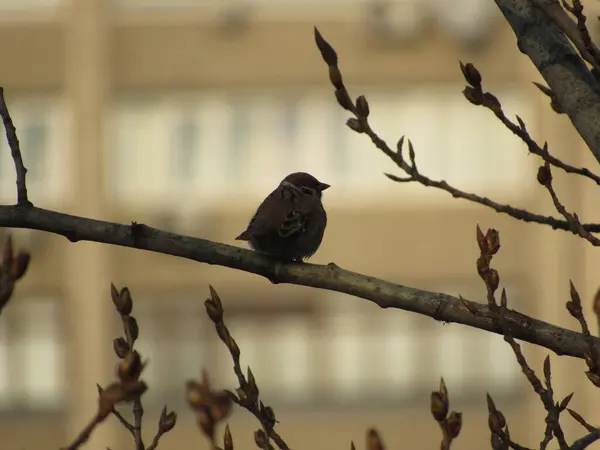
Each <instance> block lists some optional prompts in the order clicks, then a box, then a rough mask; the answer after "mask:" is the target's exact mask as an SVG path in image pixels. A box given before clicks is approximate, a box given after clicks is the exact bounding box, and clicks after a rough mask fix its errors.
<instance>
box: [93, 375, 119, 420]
mask: <svg viewBox="0 0 600 450" xmlns="http://www.w3.org/2000/svg"><path fill="white" fill-rule="evenodd" d="M122 398H123V390H122V388H121V385H120V384H119V383H113V384H111V385H110V386H108V387H107V388H106V389H103V390H102V392H101V393H100V395H99V396H98V416H100V417H103V418H104V417H107V416H108V415H109V414H110V413H111V412H112V411H113V409H114V407H115V405H116V404H117V403H118V402H119V401H121V399H122Z"/></svg>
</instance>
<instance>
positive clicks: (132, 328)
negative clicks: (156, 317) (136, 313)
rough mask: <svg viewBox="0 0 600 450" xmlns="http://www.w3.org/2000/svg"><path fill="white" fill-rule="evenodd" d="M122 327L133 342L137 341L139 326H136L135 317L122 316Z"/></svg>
mask: <svg viewBox="0 0 600 450" xmlns="http://www.w3.org/2000/svg"><path fill="white" fill-rule="evenodd" d="M123 329H124V330H125V334H129V336H131V339H132V340H133V341H134V342H135V341H137V338H138V336H139V335H140V328H139V327H138V323H137V320H135V317H132V316H124V317H123Z"/></svg>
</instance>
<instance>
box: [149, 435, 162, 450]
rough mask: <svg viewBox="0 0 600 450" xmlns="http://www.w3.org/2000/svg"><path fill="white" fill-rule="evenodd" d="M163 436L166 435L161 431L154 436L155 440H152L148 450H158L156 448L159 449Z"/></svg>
mask: <svg viewBox="0 0 600 450" xmlns="http://www.w3.org/2000/svg"><path fill="white" fill-rule="evenodd" d="M163 434H164V433H163V432H162V431H161V430H158V432H157V433H156V435H155V436H154V439H152V442H151V443H150V445H149V446H148V448H147V449H146V450H156V447H158V441H160V438H161V437H162V435H163Z"/></svg>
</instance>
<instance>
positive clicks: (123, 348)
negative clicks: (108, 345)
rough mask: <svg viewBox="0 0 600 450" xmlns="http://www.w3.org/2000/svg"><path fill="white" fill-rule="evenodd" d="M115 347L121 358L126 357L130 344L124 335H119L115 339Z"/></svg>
mask: <svg viewBox="0 0 600 450" xmlns="http://www.w3.org/2000/svg"><path fill="white" fill-rule="evenodd" d="M113 349H114V351H115V354H116V355H117V356H118V357H119V358H121V359H123V358H125V357H126V356H127V353H129V350H130V348H129V344H128V343H127V341H126V340H125V339H123V338H122V337H118V338H116V339H114V340H113Z"/></svg>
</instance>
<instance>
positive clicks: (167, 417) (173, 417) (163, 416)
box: [158, 406, 177, 434]
mask: <svg viewBox="0 0 600 450" xmlns="http://www.w3.org/2000/svg"><path fill="white" fill-rule="evenodd" d="M176 423H177V413H176V412H175V411H171V412H170V413H167V407H166V406H165V407H164V408H163V410H162V412H161V413H160V419H158V430H159V431H160V432H161V433H163V434H164V433H168V432H169V431H171V430H172V429H173V427H174V426H175V424H176Z"/></svg>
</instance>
